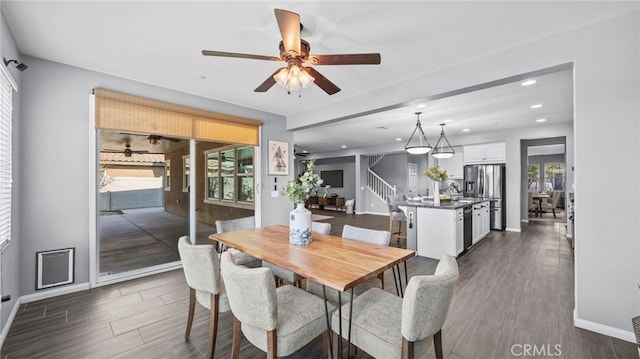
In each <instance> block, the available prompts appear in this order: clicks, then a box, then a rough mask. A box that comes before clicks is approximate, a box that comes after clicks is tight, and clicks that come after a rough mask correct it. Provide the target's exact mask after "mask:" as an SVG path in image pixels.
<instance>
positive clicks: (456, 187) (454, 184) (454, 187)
mask: <svg viewBox="0 0 640 359" xmlns="http://www.w3.org/2000/svg"><path fill="white" fill-rule="evenodd" d="M454 190H455V191H456V194H460V192H462V191H461V190H460V186H459V185H458V183H457V182H451V183H449V192H451V194H452V195H453V191H454Z"/></svg>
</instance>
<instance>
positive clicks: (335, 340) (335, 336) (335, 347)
mask: <svg viewBox="0 0 640 359" xmlns="http://www.w3.org/2000/svg"><path fill="white" fill-rule="evenodd" d="M331 335H333V358H339V356H338V352H339V350H338V340H339V339H340V338H338V333H336V332H334V331H333V330H332V331H331Z"/></svg>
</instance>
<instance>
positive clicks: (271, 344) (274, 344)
mask: <svg viewBox="0 0 640 359" xmlns="http://www.w3.org/2000/svg"><path fill="white" fill-rule="evenodd" d="M276 330H277V329H274V330H270V331H268V332H267V359H276V358H277V357H278V336H277V333H276Z"/></svg>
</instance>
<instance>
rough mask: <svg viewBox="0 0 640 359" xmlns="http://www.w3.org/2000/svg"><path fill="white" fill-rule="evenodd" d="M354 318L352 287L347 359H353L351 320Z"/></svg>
mask: <svg viewBox="0 0 640 359" xmlns="http://www.w3.org/2000/svg"><path fill="white" fill-rule="evenodd" d="M352 317H353V287H351V300H350V301H349V334H348V335H347V337H348V339H347V343H348V345H347V358H348V359H351V318H352Z"/></svg>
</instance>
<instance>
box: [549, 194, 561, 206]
mask: <svg viewBox="0 0 640 359" xmlns="http://www.w3.org/2000/svg"><path fill="white" fill-rule="evenodd" d="M561 194H562V193H560V191H555V192H553V196H552V197H551V207H552V208H556V207H558V201H560V195H561Z"/></svg>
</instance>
